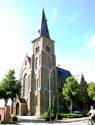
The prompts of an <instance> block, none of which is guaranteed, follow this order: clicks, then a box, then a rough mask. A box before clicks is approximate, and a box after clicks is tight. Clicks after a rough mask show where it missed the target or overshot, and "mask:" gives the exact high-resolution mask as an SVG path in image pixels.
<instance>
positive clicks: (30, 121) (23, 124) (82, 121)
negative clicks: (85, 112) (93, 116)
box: [17, 116, 89, 125]
mask: <svg viewBox="0 0 95 125" xmlns="http://www.w3.org/2000/svg"><path fill="white" fill-rule="evenodd" d="M18 119H19V122H18V123H17V125H48V124H51V125H52V124H53V125H59V124H60V125H88V119H89V118H87V117H85V118H78V119H65V118H64V119H63V120H57V121H45V120H42V119H38V118H37V117H35V116H18Z"/></svg>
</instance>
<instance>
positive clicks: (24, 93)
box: [23, 74, 28, 97]
mask: <svg viewBox="0 0 95 125" xmlns="http://www.w3.org/2000/svg"><path fill="white" fill-rule="evenodd" d="M23 96H24V97H25V96H28V77H27V74H25V75H24V78H23Z"/></svg>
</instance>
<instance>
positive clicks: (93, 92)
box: [87, 82, 95, 102]
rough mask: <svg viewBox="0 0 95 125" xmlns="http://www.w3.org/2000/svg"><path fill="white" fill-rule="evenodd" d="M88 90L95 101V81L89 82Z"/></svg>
mask: <svg viewBox="0 0 95 125" xmlns="http://www.w3.org/2000/svg"><path fill="white" fill-rule="evenodd" d="M87 91H88V95H89V97H90V98H91V99H92V100H93V101H94V102H95V83H94V82H90V83H88V88H87Z"/></svg>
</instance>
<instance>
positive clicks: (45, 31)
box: [38, 9, 50, 38]
mask: <svg viewBox="0 0 95 125" xmlns="http://www.w3.org/2000/svg"><path fill="white" fill-rule="evenodd" d="M38 33H39V36H45V37H48V38H50V35H49V30H48V25H47V20H46V16H45V12H44V9H43V10H42V17H41V24H40V29H39V30H38Z"/></svg>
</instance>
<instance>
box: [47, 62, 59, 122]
mask: <svg viewBox="0 0 95 125" xmlns="http://www.w3.org/2000/svg"><path fill="white" fill-rule="evenodd" d="M58 66H60V65H59V64H58ZM55 68H56V66H53V67H52V68H50V69H49V113H50V121H51V120H52V119H51V113H52V112H51V73H52V71H53V70H54V69H55Z"/></svg>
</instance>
